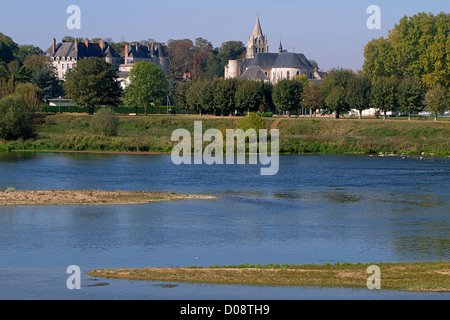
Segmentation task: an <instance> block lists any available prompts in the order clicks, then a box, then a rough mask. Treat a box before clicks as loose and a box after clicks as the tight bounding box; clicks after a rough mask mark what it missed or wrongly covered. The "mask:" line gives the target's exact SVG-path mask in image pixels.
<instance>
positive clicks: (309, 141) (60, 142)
mask: <svg viewBox="0 0 450 320" xmlns="http://www.w3.org/2000/svg"><path fill="white" fill-rule="evenodd" d="M239 119H240V118H239V117H212V116H203V117H199V116H194V115H191V116H185V115H177V116H167V115H151V116H137V117H135V116H120V122H119V130H118V136H117V137H105V136H101V135H95V134H93V133H92V132H91V130H90V121H91V117H90V116H88V115H80V114H55V115H48V116H43V117H41V118H40V119H38V121H37V123H38V124H37V126H36V130H37V136H36V137H35V138H33V139H30V140H26V141H13V142H3V143H1V142H0V151H15V150H36V151H39V150H42V151H51V150H56V151H57V150H61V151H120V152H170V151H171V149H172V147H173V146H174V145H175V144H176V143H175V142H172V141H170V138H171V134H172V132H173V131H174V130H175V129H179V128H185V129H187V130H189V131H190V132H193V128H194V121H196V120H197V121H198V120H202V122H203V130H204V131H205V130H207V129H209V128H217V129H234V128H235V126H236V124H237V122H238V121H239ZM264 121H265V123H266V126H267V128H268V129H270V128H277V129H279V130H280V152H281V153H294V154H297V153H363V154H373V153H379V152H383V153H386V152H387V153H396V154H401V153H407V154H421V153H425V154H434V155H435V156H449V155H450V121H448V120H442V121H438V122H435V121H432V120H412V121H407V120H403V119H388V120H382V119H363V120H358V119H340V120H335V119H330V118H313V119H309V118H290V119H288V118H281V119H280V118H264Z"/></svg>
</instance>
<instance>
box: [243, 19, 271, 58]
mask: <svg viewBox="0 0 450 320" xmlns="http://www.w3.org/2000/svg"><path fill="white" fill-rule="evenodd" d="M267 52H269V45H268V44H267V37H266V36H265V35H264V34H263V33H262V29H261V23H260V22H259V17H257V18H256V23H255V28H254V29H253V34H252V35H251V36H250V37H248V44H247V56H246V57H247V59H252V58H254V57H255V55H256V54H257V53H267Z"/></svg>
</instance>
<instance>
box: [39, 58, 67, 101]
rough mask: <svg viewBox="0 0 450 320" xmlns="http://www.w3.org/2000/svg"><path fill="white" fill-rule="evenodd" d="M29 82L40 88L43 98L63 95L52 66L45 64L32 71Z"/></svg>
mask: <svg viewBox="0 0 450 320" xmlns="http://www.w3.org/2000/svg"><path fill="white" fill-rule="evenodd" d="M31 82H32V83H33V84H34V85H36V86H38V87H39V88H40V89H41V96H42V99H43V100H46V99H51V98H56V97H59V96H61V97H62V96H64V89H63V86H62V84H61V81H58V79H57V78H56V75H55V72H54V71H53V68H51V67H49V66H46V67H43V68H42V69H37V70H36V71H35V72H33V78H32V79H31Z"/></svg>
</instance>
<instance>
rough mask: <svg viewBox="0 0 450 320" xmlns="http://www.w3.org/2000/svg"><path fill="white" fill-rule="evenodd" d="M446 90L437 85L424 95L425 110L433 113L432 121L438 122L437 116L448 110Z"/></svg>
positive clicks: (447, 93)
mask: <svg viewBox="0 0 450 320" xmlns="http://www.w3.org/2000/svg"><path fill="white" fill-rule="evenodd" d="M449 98H450V96H449V92H448V89H446V88H444V87H442V86H440V85H438V86H436V87H434V88H432V89H430V90H428V92H427V94H426V95H425V105H426V106H427V110H428V111H431V112H433V113H434V121H437V120H438V114H442V113H444V112H445V111H447V110H448V108H449Z"/></svg>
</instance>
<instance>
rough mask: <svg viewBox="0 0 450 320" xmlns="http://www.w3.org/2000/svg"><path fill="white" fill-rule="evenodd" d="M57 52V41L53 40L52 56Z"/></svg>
mask: <svg viewBox="0 0 450 320" xmlns="http://www.w3.org/2000/svg"><path fill="white" fill-rule="evenodd" d="M55 52H56V39H55V38H53V42H52V54H53V55H54V54H55Z"/></svg>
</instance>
